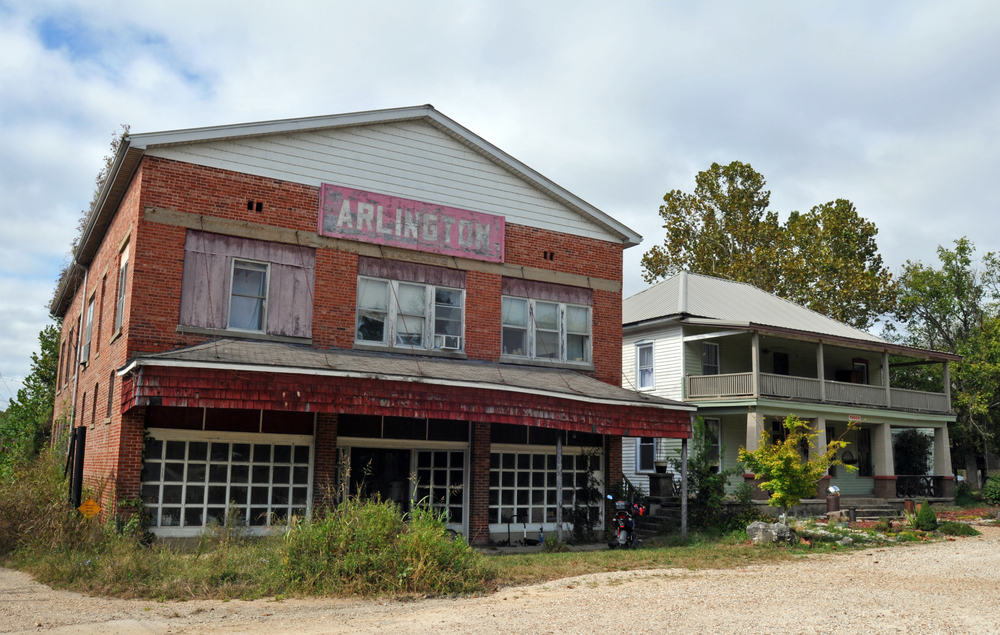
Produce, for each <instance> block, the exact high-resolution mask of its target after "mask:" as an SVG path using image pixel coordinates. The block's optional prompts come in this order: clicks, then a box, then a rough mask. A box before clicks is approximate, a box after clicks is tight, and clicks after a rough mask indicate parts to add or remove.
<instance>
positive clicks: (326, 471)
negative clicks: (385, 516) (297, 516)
mask: <svg viewBox="0 0 1000 635" xmlns="http://www.w3.org/2000/svg"><path fill="white" fill-rule="evenodd" d="M337 420H338V415H337V414H336V413H327V412H321V413H318V414H317V415H316V421H315V430H314V432H313V437H314V442H315V444H316V448H315V454H314V456H313V509H312V510H313V513H314V514H315V513H316V512H317V511H319V509H320V508H321V507H327V508H329V507H333V506H334V505H336V504H337V496H338V492H341V491H342V492H344V493H345V494H346V493H347V488H348V486H349V483H344V482H343V480H342V479H339V478H338V477H339V475H340V474H341V473H343V471H344V469H345V467H346V466H342V465H340V453H339V452H338V451H337Z"/></svg>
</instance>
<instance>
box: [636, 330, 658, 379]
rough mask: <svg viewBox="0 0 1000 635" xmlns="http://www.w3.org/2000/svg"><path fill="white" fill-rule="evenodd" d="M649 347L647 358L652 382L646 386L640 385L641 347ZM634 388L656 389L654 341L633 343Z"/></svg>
mask: <svg viewBox="0 0 1000 635" xmlns="http://www.w3.org/2000/svg"><path fill="white" fill-rule="evenodd" d="M644 348H648V349H649V360H650V365H649V366H648V368H649V370H651V371H652V373H651V375H652V378H653V383H651V384H650V385H648V386H643V385H642V369H643V366H642V361H641V360H642V349H644ZM635 389H636V390H656V348H655V346H654V342H650V341H643V342H636V344H635Z"/></svg>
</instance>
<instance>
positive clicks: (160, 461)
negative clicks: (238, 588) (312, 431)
mask: <svg viewBox="0 0 1000 635" xmlns="http://www.w3.org/2000/svg"><path fill="white" fill-rule="evenodd" d="M189 434H190V433H189ZM234 436H235V435H234ZM255 436H257V438H255V439H254V440H252V441H251V440H250V439H249V437H250V435H247V437H248V438H247V440H246V441H245V442H235V443H234V442H232V440H221V441H220V440H214V439H213V440H200V439H199V440H195V439H191V438H183V437H170V436H167V437H165V438H158V437H153V438H150V439H148V440H147V441H146V451H145V460H144V478H143V484H142V500H143V502H144V503H145V504H146V508H147V509H148V510H149V514H150V527H158V528H165V527H170V528H185V527H187V528H196V529H201V528H203V527H204V526H205V525H206V524H208V523H210V522H215V523H218V524H220V525H221V524H223V522H224V520H225V517H226V507H227V506H228V504H229V503H230V502H232V503H233V504H234V505H235V506H236V509H238V510H239V513H240V518H241V521H242V523H241V524H248V525H250V526H251V527H266V526H272V525H284V524H285V523H286V522H287V519H288V517H289V516H305V515H306V512H307V509H308V505H309V497H310V491H309V489H310V487H309V482H310V477H309V471H310V467H311V465H312V448H311V446H310V438H309V437H294V438H293V437H289V438H288V439H281V440H277V441H270V442H269V441H264V440H262V439H260V438H259V435H255ZM233 440H235V438H234V439H233ZM241 441H242V439H241Z"/></svg>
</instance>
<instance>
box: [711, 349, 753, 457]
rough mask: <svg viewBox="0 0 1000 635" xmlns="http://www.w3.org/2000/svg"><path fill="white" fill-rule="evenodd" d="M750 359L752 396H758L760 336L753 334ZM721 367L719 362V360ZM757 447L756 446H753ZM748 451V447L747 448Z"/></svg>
mask: <svg viewBox="0 0 1000 635" xmlns="http://www.w3.org/2000/svg"><path fill="white" fill-rule="evenodd" d="M750 357H751V362H752V370H753V396H754V397H759V396H760V334H759V333H757V331H754V332H753V346H752V347H751V349H750ZM719 363H720V365H721V363H722V362H721V360H720V362H719ZM754 447H757V446H754ZM747 448H748V449H749V446H747Z"/></svg>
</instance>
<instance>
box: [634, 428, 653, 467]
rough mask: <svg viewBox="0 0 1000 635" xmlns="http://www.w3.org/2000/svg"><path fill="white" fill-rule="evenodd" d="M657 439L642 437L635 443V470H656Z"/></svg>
mask: <svg viewBox="0 0 1000 635" xmlns="http://www.w3.org/2000/svg"><path fill="white" fill-rule="evenodd" d="M655 458H656V440H655V439H654V438H652V437H640V438H638V439H636V444H635V471H636V472H654V471H656V466H655V465H654V463H653V461H654V460H655Z"/></svg>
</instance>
